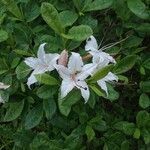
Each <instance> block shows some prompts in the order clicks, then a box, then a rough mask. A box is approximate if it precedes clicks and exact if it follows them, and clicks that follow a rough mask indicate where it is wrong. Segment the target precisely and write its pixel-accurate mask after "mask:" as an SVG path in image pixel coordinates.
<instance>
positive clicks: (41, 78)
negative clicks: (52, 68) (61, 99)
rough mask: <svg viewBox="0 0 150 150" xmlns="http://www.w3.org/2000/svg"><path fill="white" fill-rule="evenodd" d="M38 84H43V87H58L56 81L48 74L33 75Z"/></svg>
mask: <svg viewBox="0 0 150 150" xmlns="http://www.w3.org/2000/svg"><path fill="white" fill-rule="evenodd" d="M35 77H36V79H37V81H38V82H40V83H42V84H45V85H58V81H57V80H56V79H55V78H54V77H52V76H51V75H49V74H46V73H43V74H37V75H35Z"/></svg>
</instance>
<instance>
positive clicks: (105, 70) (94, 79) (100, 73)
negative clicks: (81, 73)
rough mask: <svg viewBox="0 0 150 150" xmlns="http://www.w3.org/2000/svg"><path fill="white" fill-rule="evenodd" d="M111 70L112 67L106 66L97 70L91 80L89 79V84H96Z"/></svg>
mask: <svg viewBox="0 0 150 150" xmlns="http://www.w3.org/2000/svg"><path fill="white" fill-rule="evenodd" d="M112 68H113V65H108V66H106V67H104V68H102V69H100V70H98V71H97V72H96V73H95V74H94V75H93V76H92V77H91V78H89V80H88V82H89V83H94V82H97V81H98V80H100V79H102V78H104V77H105V76H106V75H107V74H108V73H109V72H110V71H111V70H112Z"/></svg>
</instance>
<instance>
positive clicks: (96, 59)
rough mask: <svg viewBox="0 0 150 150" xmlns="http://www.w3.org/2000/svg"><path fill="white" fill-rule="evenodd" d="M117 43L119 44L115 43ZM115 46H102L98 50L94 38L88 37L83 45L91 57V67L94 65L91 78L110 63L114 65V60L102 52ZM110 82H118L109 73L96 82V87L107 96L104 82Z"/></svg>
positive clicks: (113, 75)
mask: <svg viewBox="0 0 150 150" xmlns="http://www.w3.org/2000/svg"><path fill="white" fill-rule="evenodd" d="M117 43H119V42H117ZM117 43H115V44H117ZM115 44H112V45H110V46H104V47H102V48H100V49H99V46H98V44H97V41H96V39H95V37H94V36H90V37H89V38H88V39H87V41H86V45H85V50H86V51H88V52H89V53H90V54H91V55H92V56H93V59H92V61H93V66H95V65H96V68H95V70H94V71H93V72H92V74H91V75H92V76H93V75H94V74H95V73H96V72H97V71H98V70H100V69H102V68H104V67H106V66H107V65H108V64H109V63H110V62H111V63H116V61H115V59H114V58H113V57H112V56H110V55H109V54H108V53H105V52H103V51H102V50H105V49H107V48H110V47H112V46H114V45H115ZM112 81H118V77H117V76H116V75H115V74H113V73H111V72H109V73H108V74H107V75H106V76H105V77H104V78H102V79H100V80H98V81H97V83H98V85H99V86H100V87H101V89H103V90H104V91H105V92H106V94H107V95H108V89H107V84H106V82H112Z"/></svg>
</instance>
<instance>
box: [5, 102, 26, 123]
mask: <svg viewBox="0 0 150 150" xmlns="http://www.w3.org/2000/svg"><path fill="white" fill-rule="evenodd" d="M23 108H24V100H22V101H19V102H13V103H9V109H8V110H7V112H6V115H5V117H4V121H12V120H15V119H17V118H18V117H19V116H20V114H21V112H22V110H23Z"/></svg>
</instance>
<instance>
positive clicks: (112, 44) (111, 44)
mask: <svg viewBox="0 0 150 150" xmlns="http://www.w3.org/2000/svg"><path fill="white" fill-rule="evenodd" d="M127 38H128V37H126V38H125V39H122V40H120V41H118V42H115V43H110V44H107V45H105V46H103V47H102V48H100V49H99V50H101V51H103V50H105V49H109V48H111V47H113V46H115V45H117V44H119V43H121V42H123V41H125V40H126V39H127Z"/></svg>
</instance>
